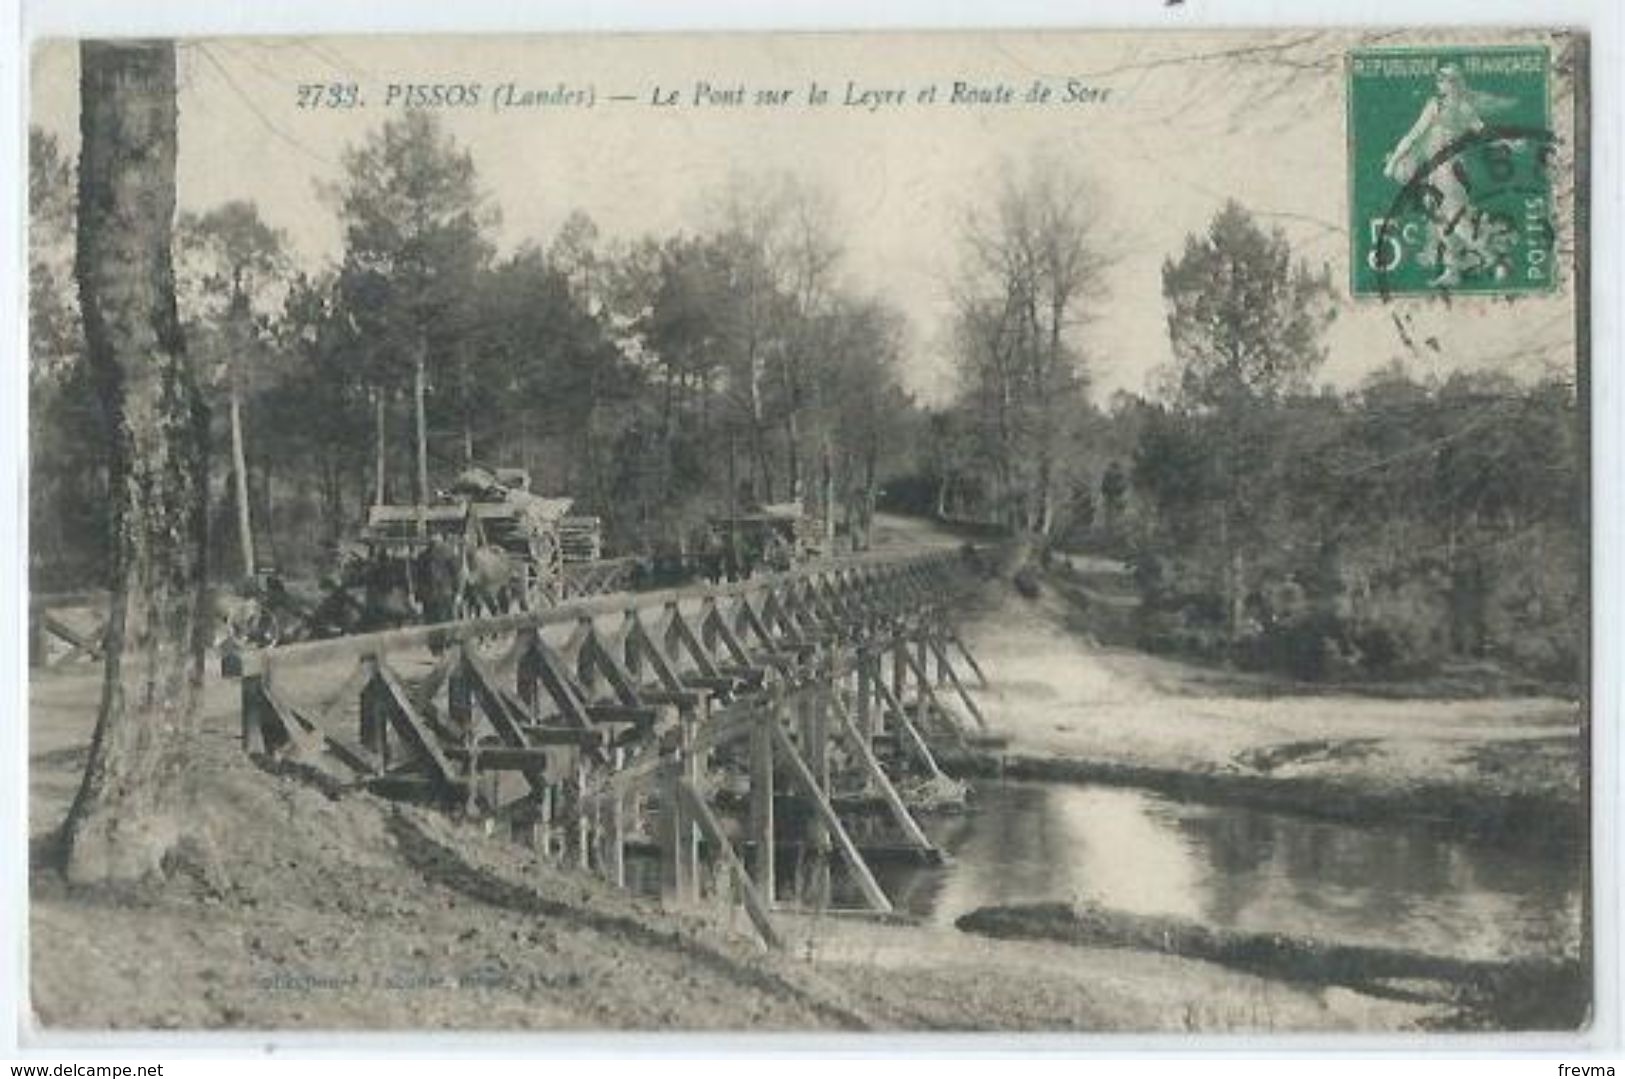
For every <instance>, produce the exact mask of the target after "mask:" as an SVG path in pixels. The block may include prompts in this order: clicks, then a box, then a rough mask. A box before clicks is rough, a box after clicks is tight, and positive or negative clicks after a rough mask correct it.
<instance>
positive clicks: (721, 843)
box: [678, 780, 784, 949]
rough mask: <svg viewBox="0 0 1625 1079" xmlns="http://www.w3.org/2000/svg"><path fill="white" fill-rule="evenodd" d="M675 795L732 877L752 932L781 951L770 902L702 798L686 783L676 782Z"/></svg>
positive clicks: (781, 942)
mask: <svg viewBox="0 0 1625 1079" xmlns="http://www.w3.org/2000/svg"><path fill="white" fill-rule="evenodd" d="M678 793H679V794H680V795H681V796H682V798H683V800H684V802H685V803H686V805H687V808H688V809H689V810H690V811H691V812H692V813H693V816H694V820H695V823H696V824H698V825H699V827H700V829H701V830H702V831H704V832H705V834H706V836H707V838H709V839H710V841H711V844H712V846H714V847H716V849H717V861H718V862H719V863H721V865H722V867H723V868H724V869H726V870H727V871H728V873H729V874H730V875H731V876H732V878H733V881H734V884H735V885H737V886H738V888H739V892H740V895H741V896H743V898H744V900H745V911H746V913H748V914H749V915H750V920H751V923H752V924H753V925H755V926H756V931H757V932H758V933H760V934H761V936H762V941H763V943H765V944H766V945H767V946H768V947H769V948H775V949H779V948H783V947H784V941H783V940H782V939H781V938H780V937H779V934H778V932H777V931H776V930H775V929H774V928H773V922H772V921H771V919H770V918H769V917H768V913H769V911H770V910H771V903H770V901H769V900H768V899H766V898H765V897H764V896H763V895H762V894H761V893H760V892H759V891H758V890H757V889H756V888H755V887H754V886H753V885H752V884H751V880H750V874H748V873H746V872H745V867H744V866H743V865H741V864H740V863H739V856H738V855H736V854H735V853H734V849H733V846H732V844H730V843H729V842H728V837H727V835H726V834H724V833H723V831H722V825H721V824H719V823H718V822H717V818H716V815H715V814H713V813H712V812H711V807H710V806H708V805H706V804H705V799H704V798H702V797H701V796H700V792H699V790H698V789H697V788H695V787H694V786H693V785H692V784H690V783H689V782H688V781H687V780H683V781H681V782H680V783H679V787H678Z"/></svg>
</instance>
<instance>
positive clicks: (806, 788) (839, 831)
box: [773, 727, 892, 913]
mask: <svg viewBox="0 0 1625 1079" xmlns="http://www.w3.org/2000/svg"><path fill="white" fill-rule="evenodd" d="M773 738H774V741H775V742H776V743H777V748H778V751H779V753H780V755H781V756H782V758H783V760H784V763H785V765H786V767H787V768H788V769H789V772H790V776H791V778H792V779H794V780H795V781H796V783H797V784H798V785H800V787H801V789H802V792H803V793H804V794H806V795H807V797H808V800H809V801H810V802H811V804H812V808H813V812H815V813H817V814H818V816H819V817H820V818H821V819H822V820H823V823H824V826H825V827H826V828H828V829H829V833H830V835H832V836H833V837H834V839H835V845H836V849H837V850H839V851H840V852H841V857H842V858H843V859H845V861H846V865H847V868H848V869H850V870H851V871H852V875H853V876H854V877H855V878H857V882H858V888H859V889H860V890H862V892H863V895H864V898H865V899H867V900H868V901H869V905H870V907H871V908H873V909H874V910H878V911H880V912H882V913H890V911H891V909H892V905H891V900H889V899H887V898H886V893H885V891H883V890H882V889H881V887H880V884H879V882H878V881H876V880H875V877H874V874H873V873H872V872H870V870H869V865H868V863H867V862H865V861H864V860H863V855H862V854H860V853H859V852H858V847H857V844H856V843H854V842H852V837H851V836H850V835H848V834H847V831H846V827H845V826H844V825H843V824H841V818H840V817H839V816H837V815H836V813H835V809H834V808H833V807H832V806H831V805H830V804H829V801H828V799H826V798H825V797H824V793H823V791H822V790H820V789H819V786H818V780H817V779H816V778H814V776H813V772H812V769H811V768H809V767H808V766H807V762H806V761H805V760H803V759H802V756H801V754H800V753H799V752H797V751H796V747H795V743H794V742H792V741H790V736H789V734H787V733H786V732H785V730H784V728H782V727H774V728H773Z"/></svg>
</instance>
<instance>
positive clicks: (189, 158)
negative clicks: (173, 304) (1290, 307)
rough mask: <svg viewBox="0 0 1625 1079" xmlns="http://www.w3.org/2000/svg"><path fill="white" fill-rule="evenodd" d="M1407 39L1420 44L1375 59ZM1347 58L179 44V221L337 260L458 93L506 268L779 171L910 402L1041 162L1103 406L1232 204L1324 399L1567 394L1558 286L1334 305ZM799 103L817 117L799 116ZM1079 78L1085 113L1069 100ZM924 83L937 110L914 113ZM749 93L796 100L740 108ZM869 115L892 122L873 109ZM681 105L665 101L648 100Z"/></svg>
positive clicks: (56, 88) (1152, 349) (1018, 47)
mask: <svg viewBox="0 0 1625 1079" xmlns="http://www.w3.org/2000/svg"><path fill="white" fill-rule="evenodd" d="M1413 40H1414V41H1415V42H1417V43H1422V42H1425V41H1426V40H1427V39H1426V38H1424V37H1415V38H1406V39H1396V38H1392V37H1390V38H1388V39H1385V40H1384V41H1383V42H1382V44H1383V45H1385V46H1386V45H1394V44H1403V43H1408V42H1410V41H1413ZM1459 40H1460V36H1459V35H1457V36H1456V37H1455V38H1454V39H1453V41H1456V42H1459ZM1493 40H1497V41H1503V40H1504V41H1511V40H1541V39H1540V38H1538V37H1536V38H1531V37H1530V36H1529V35H1527V34H1526V35H1523V36H1521V37H1516V38H1514V37H1499V38H1494V39H1493ZM1357 43H1358V42H1357V40H1356V39H1355V38H1353V37H1351V36H1348V35H1345V34H1336V33H1305V32H1278V33H1275V34H1271V35H1259V34H1251V35H1246V34H1231V35H1219V34H1213V33H1205V34H1194V33H1184V34H1169V33H1162V34H1158V35H1155V36H1151V35H1147V34H1143V33H1142V34H1134V33H1128V32H1125V33H1104V32H1087V33H1084V32H1074V33H1066V32H1053V31H1051V32H1044V33H999V34H989V33H980V34H976V33H946V32H938V33H927V34H921V33H914V34H902V33H893V34H870V35H837V34H797V35H756V36H750V35H739V36H716V35H711V36H705V35H692V36H671V35H666V36H654V35H620V36H613V37H611V36H596V37H595V36H588V35H575V36H553V37H515V36H507V37H488V38H447V37H396V38H390V37H371V38H359V37H329V38H308V39H263V38H262V39H254V38H238V39H208V40H196V41H187V42H183V43H182V46H181V48H180V50H179V65H180V92H179V114H180V131H179V155H180V158H179V165H178V188H179V199H180V205H181V207H182V208H183V209H191V210H205V209H207V208H209V207H211V206H214V205H216V204H218V203H220V202H223V201H226V200H228V199H251V200H253V201H254V202H255V203H256V204H257V205H258V206H259V209H260V212H261V214H262V216H263V217H264V218H265V219H266V220H267V221H269V222H270V223H271V224H273V225H275V226H277V227H278V228H281V229H283V230H284V231H285V232H286V233H287V235H288V236H289V238H290V240H291V242H292V245H293V247H294V249H295V251H296V253H297V257H298V259H299V261H300V263H301V264H302V265H303V266H304V267H306V268H315V267H317V266H320V265H322V264H326V263H332V262H336V260H337V258H338V255H339V250H340V239H341V238H340V232H339V226H338V223H337V220H336V215H335V212H334V207H333V205H332V203H331V201H330V200H329V199H327V198H325V197H324V196H323V195H322V194H321V189H322V187H323V186H324V185H325V186H331V185H333V184H335V183H337V182H339V181H340V180H341V179H342V175H343V173H342V166H341V163H340V162H341V158H342V154H343V151H344V149H345V147H346V146H349V145H354V144H358V143H360V142H361V141H362V140H364V139H365V138H366V137H367V135H368V133H369V132H371V131H373V130H375V129H376V128H377V127H379V126H380V125H381V124H382V123H383V122H384V121H386V120H387V119H389V118H391V117H393V116H396V115H399V113H400V111H401V109H402V106H401V105H400V104H399V103H398V101H397V102H396V103H389V102H388V101H387V100H386V99H387V97H388V94H389V87H390V86H391V85H392V84H393V85H396V86H406V85H417V86H433V85H436V84H438V85H442V86H450V85H464V86H466V85H469V84H478V85H479V86H480V104H479V106H478V107H474V108H460V107H459V108H452V107H444V108H439V109H437V110H436V111H437V112H438V113H439V114H440V116H441V118H442V120H443V121H444V123H445V126H446V129H447V130H448V131H449V132H450V133H451V134H452V135H453V136H454V137H455V138H456V139H457V140H458V141H459V142H460V143H462V144H463V145H464V146H466V147H467V148H468V149H469V151H470V153H471V154H472V156H473V159H474V162H475V165H476V168H477V171H478V175H479V178H480V182H481V184H482V185H483V187H484V189H485V191H486V192H487V194H488V195H489V197H490V200H491V202H492V204H493V205H495V206H497V207H498V208H499V209H500V213H501V220H500V224H499V225H498V226H497V227H496V229H495V232H494V238H495V239H496V241H497V243H498V247H499V250H501V251H504V252H506V251H512V250H514V249H516V248H517V247H519V246H521V245H522V244H525V243H527V242H538V243H543V244H545V243H546V242H547V241H548V240H549V239H550V238H551V236H552V235H553V234H554V232H556V230H557V229H558V227H559V225H560V224H561V223H562V222H563V221H564V220H565V218H566V217H567V216H568V215H569V214H570V213H571V212H572V211H575V210H582V211H585V212H586V213H587V214H589V215H590V216H591V217H592V218H593V219H594V221H595V222H596V223H597V224H598V226H599V228H600V230H601V232H602V233H603V234H604V235H605V236H606V237H613V238H619V239H623V240H631V239H635V238H638V237H641V236H645V235H656V236H665V235H670V234H673V233H675V232H678V231H686V232H690V233H692V232H695V231H699V230H701V229H703V228H704V227H705V226H706V224H707V221H708V216H709V214H710V207H712V206H713V205H714V200H715V199H716V197H717V195H718V193H719V192H720V191H722V190H723V189H724V188H725V187H726V186H727V185H728V184H729V183H730V180H731V178H733V177H737V176H746V177H748V176H750V175H754V174H765V175H771V174H775V173H782V172H789V173H791V174H794V175H796V176H797V177H799V178H801V179H802V180H803V181H804V182H805V183H807V184H809V185H810V186H813V187H816V188H819V189H821V190H822V191H824V192H825V193H826V194H827V197H828V198H829V200H830V201H831V203H832V205H833V206H834V209H835V220H836V223H837V230H838V233H839V239H840V242H841V244H842V246H843V251H844V257H843V260H842V263H841V268H840V272H841V274H842V276H843V278H844V280H845V283H846V284H847V285H848V286H849V287H851V288H853V289H854V290H858V291H863V292H871V293H879V294H881V295H882V296H884V297H885V298H886V299H888V300H889V301H890V302H891V303H893V304H895V305H896V306H897V307H899V308H900V309H901V310H902V311H903V312H904V313H905V315H906V316H907V317H908V321H909V325H910V334H909V344H908V354H907V357H906V366H905V382H906V383H907V385H908V386H909V387H910V388H911V389H913V390H914V391H916V392H917V393H918V394H919V395H920V396H921V397H922V398H924V399H926V400H928V401H940V400H942V399H944V398H946V397H947V396H948V395H949V394H950V393H951V392H952V387H953V382H952V364H951V361H950V360H949V358H948V354H947V350H946V348H945V347H944V341H945V337H946V329H947V327H948V325H949V323H950V320H951V317H952V313H953V303H952V296H951V292H952V285H953V282H954V280H955V277H956V273H957V267H958V266H959V265H960V264H961V262H962V246H961V240H960V227H961V224H962V222H963V221H964V219H965V217H966V215H967V214H969V213H975V212H977V211H978V210H979V209H986V208H987V207H989V206H991V204H992V202H993V200H994V199H995V198H996V196H997V193H998V189H999V184H1000V182H1001V177H1003V176H1005V175H1007V174H1008V173H1009V172H1010V171H1011V170H1012V169H1013V168H1019V166H1020V164H1021V163H1022V162H1023V161H1025V160H1027V159H1029V158H1031V157H1033V156H1034V155H1040V154H1041V155H1045V156H1049V157H1051V158H1054V159H1056V160H1058V161H1059V162H1061V163H1062V164H1063V165H1064V166H1065V167H1066V168H1067V169H1069V170H1070V171H1071V172H1073V173H1075V174H1076V175H1077V176H1079V177H1080V179H1081V186H1082V187H1083V189H1084V191H1085V193H1086V197H1087V198H1088V199H1089V200H1090V202H1091V204H1092V206H1093V207H1094V212H1095V215H1096V218H1097V220H1098V222H1099V225H1100V244H1101V247H1102V249H1103V251H1104V253H1105V254H1106V256H1107V257H1108V259H1109V260H1110V266H1109V269H1108V270H1107V272H1106V274H1105V279H1104V288H1103V290H1102V291H1101V293H1100V295H1098V296H1096V297H1094V298H1093V300H1092V301H1091V302H1090V304H1089V307H1088V311H1087V321H1086V323H1085V324H1084V325H1083V326H1081V327H1080V329H1079V331H1078V340H1079V341H1080V343H1081V344H1082V345H1083V347H1084V349H1085V352H1086V355H1087V357H1088V362H1089V371H1090V375H1091V379H1092V384H1093V388H1094V394H1095V396H1096V399H1097V400H1100V401H1102V402H1104V401H1106V400H1107V399H1108V398H1109V397H1110V395H1111V394H1112V393H1113V392H1115V391H1118V390H1127V391H1129V392H1146V391H1147V390H1149V389H1150V388H1151V387H1153V386H1154V384H1155V379H1156V376H1157V373H1158V372H1159V371H1160V370H1161V369H1163V368H1164V367H1165V366H1166V365H1167V364H1168V363H1169V362H1170V361H1171V359H1172V355H1171V351H1170V348H1169V345H1168V335H1167V324H1166V312H1165V308H1164V303H1163V299H1162V294H1161V277H1160V273H1161V267H1162V264H1163V262H1164V260H1165V259H1167V258H1169V257H1170V256H1177V254H1178V252H1179V251H1180V250H1181V249H1182V248H1183V245H1184V243H1185V240H1186V237H1187V236H1188V235H1190V234H1192V233H1199V232H1201V231H1202V230H1203V229H1204V228H1205V227H1206V225H1207V224H1208V222H1209V221H1210V220H1211V218H1212V217H1213V215H1214V213H1215V212H1216V211H1217V210H1218V209H1219V208H1220V206H1221V205H1222V204H1223V203H1224V201H1225V200H1226V199H1231V198H1233V199H1235V200H1237V201H1238V202H1240V203H1242V204H1243V205H1244V206H1246V207H1248V208H1249V209H1251V210H1252V211H1253V212H1254V213H1255V214H1257V215H1258V216H1259V217H1260V219H1261V220H1262V221H1263V222H1265V223H1267V224H1269V225H1270V226H1272V227H1278V228H1280V229H1281V230H1282V231H1283V232H1284V233H1285V235H1286V236H1287V238H1288V240H1289V241H1290V242H1291V244H1292V246H1293V248H1294V250H1295V251H1296V252H1297V253H1298V254H1299V255H1300V256H1301V257H1302V258H1303V259H1304V260H1306V261H1308V262H1309V263H1310V264H1311V265H1312V266H1314V267H1316V268H1318V267H1320V266H1322V265H1324V266H1327V267H1329V268H1330V271H1331V275H1332V279H1333V281H1334V282H1336V283H1338V285H1339V286H1340V290H1341V291H1342V293H1343V294H1344V301H1343V303H1342V304H1341V305H1340V310H1339V314H1338V317H1337V319H1336V321H1335V322H1334V324H1333V326H1332V328H1331V329H1330V330H1329V331H1328V334H1327V344H1328V346H1329V358H1328V360H1327V363H1326V366H1325V367H1324V368H1323V370H1322V372H1321V381H1323V382H1328V383H1331V384H1333V385H1336V386H1340V387H1350V386H1354V385H1356V384H1358V382H1359V381H1360V379H1362V378H1363V377H1364V376H1365V375H1366V374H1368V373H1369V372H1370V371H1372V370H1374V369H1376V368H1378V367H1380V366H1383V365H1385V364H1387V363H1389V362H1390V361H1392V360H1393V359H1395V358H1404V359H1406V360H1407V361H1408V362H1409V363H1410V364H1411V366H1412V367H1413V369H1414V370H1415V371H1417V372H1418V373H1419V374H1423V375H1426V374H1444V373H1446V372H1448V371H1450V370H1453V369H1456V368H1461V367H1492V368H1496V369H1499V370H1503V371H1507V372H1508V373H1511V374H1514V375H1519V376H1523V377H1530V376H1534V375H1539V374H1542V373H1547V372H1564V371H1572V369H1573V366H1574V336H1573V316H1574V309H1573V303H1572V289H1571V288H1569V287H1567V285H1566V283H1565V287H1563V288H1560V289H1559V291H1558V292H1557V294H1555V295H1552V296H1544V297H1535V298H1522V299H1519V300H1517V301H1516V302H1508V301H1505V300H1501V299H1492V298H1482V299H1465V298H1455V299H1452V300H1449V301H1448V302H1447V301H1445V300H1443V299H1440V298H1437V297H1426V298H1407V299H1394V300H1390V301H1383V300H1379V299H1372V300H1359V301H1354V300H1350V299H1348V298H1347V296H1346V293H1347V280H1348V254H1347V248H1348V233H1347V223H1346V216H1347V204H1348V198H1347V179H1346V176H1347V161H1346V154H1347V150H1346V143H1345V140H1346V135H1345V124H1344V98H1343V94H1344V73H1343V56H1344V53H1345V50H1346V49H1347V48H1348V47H1349V46H1351V45H1354V44H1357ZM1035 80H1036V81H1038V82H1040V83H1042V84H1043V85H1045V86H1047V87H1049V89H1050V92H1051V97H1050V99H1049V100H1048V101H1047V102H1045V103H1042V104H1032V103H1026V102H1024V101H1023V100H1022V96H1023V95H1024V93H1025V92H1026V90H1027V89H1028V88H1030V87H1031V86H1032V85H1033V83H1034V82H1035ZM814 81H816V82H817V83H818V84H819V85H820V86H821V87H824V88H825V89H826V90H827V91H828V94H829V98H828V101H827V102H826V103H825V104H822V105H818V106H813V105H810V104H808V103H807V100H806V97H807V88H808V85H809V83H811V82H814ZM1069 81H1070V82H1071V83H1073V84H1075V85H1076V86H1077V87H1079V88H1084V87H1087V88H1088V90H1089V95H1088V96H1090V100H1087V101H1079V102H1071V103H1068V102H1066V101H1064V100H1063V99H1064V97H1065V95H1066V89H1067V86H1068V83H1069ZM956 82H960V83H964V84H966V85H967V86H969V87H975V88H979V89H983V90H987V89H991V88H996V87H997V86H999V85H1001V84H1002V85H1004V86H1007V87H1009V88H1010V90H1011V91H1012V96H1013V97H1014V98H1015V100H1014V101H1013V102H1012V103H1008V104H1006V103H994V104H969V103H963V102H961V103H955V102H954V101H952V100H951V98H952V89H953V84H954V83H956ZM332 83H337V84H341V85H344V84H354V85H355V86H356V88H357V90H356V92H357V95H358V97H359V99H360V101H361V102H362V104H361V105H360V106H359V107H351V108H318V109H311V108H301V107H299V88H300V86H301V85H315V84H323V85H325V84H332ZM509 83H512V84H514V86H516V87H517V88H520V89H525V88H534V89H540V90H555V89H557V88H558V87H560V86H563V87H565V88H566V89H569V90H573V91H578V92H587V91H590V92H591V94H592V100H593V104H592V105H591V107H583V106H557V105H552V106H544V107H520V108H508V109H498V108H495V107H494V104H493V103H494V102H496V101H497V100H498V97H499V95H498V93H497V90H498V87H501V86H504V85H506V84H509ZM701 83H706V84H709V85H710V86H711V87H712V88H713V90H715V91H727V90H731V89H733V88H735V87H739V86H743V87H744V89H745V95H746V102H747V103H746V104H744V105H733V104H727V103H723V102H722V100H721V99H720V98H714V99H712V101H711V102H709V103H705V104H696V97H697V90H698V86H699V84H701ZM932 86H934V87H936V98H935V100H933V101H929V102H922V101H921V100H920V99H919V94H920V92H921V91H922V90H924V89H926V88H928V87H932ZM759 90H788V91H790V92H791V97H790V100H789V101H788V102H787V103H785V104H782V105H760V106H758V105H756V104H754V103H753V99H754V96H755V94H756V92H757V91H759ZM888 91H891V92H893V93H892V94H887V92H888ZM866 93H868V94H871V95H877V96H879V97H882V98H884V99H885V101H884V103H883V104H881V105H880V106H879V107H870V104H869V103H872V102H873V101H875V96H871V97H870V98H868V99H864V97H863V95H864V94H866ZM672 94H675V95H676V98H677V102H678V103H677V104H675V105H671V106H657V105H654V104H653V103H652V102H653V100H654V99H655V98H656V97H657V96H659V97H661V98H662V99H665V98H667V97H669V96H670V95H672ZM898 94H900V95H901V100H898V99H897V95H898ZM616 96H621V97H624V98H626V99H627V100H621V101H616V100H612V98H613V97H616ZM701 96H703V95H701ZM848 98H850V99H852V100H854V101H857V102H859V103H858V104H854V105H848V104H846V101H847V99H848ZM77 107H78V106H77V58H76V52H75V50H74V49H73V48H72V47H71V45H68V44H66V43H61V42H49V43H45V44H43V45H41V46H39V47H38V48H37V50H36V52H35V55H34V61H33V78H32V102H31V112H30V115H31V117H32V121H33V122H34V123H36V124H39V125H40V126H42V127H44V128H45V129H46V130H48V131H51V132H53V133H55V134H56V135H57V136H58V138H59V139H60V140H62V142H63V144H64V146H65V148H67V149H68V150H69V151H70V152H72V150H73V147H74V144H75V143H76V141H77V135H76V129H77ZM1557 114H1558V116H1559V119H1561V116H1562V110H1561V109H1558V110H1557ZM1559 134H1560V135H1561V134H1562V132H1561V130H1560V131H1559ZM1402 329H1403V332H1401V331H1402ZM1430 339H1431V340H1432V342H1433V344H1431V345H1429V344H1424V343H1425V342H1428V341H1429V340H1430Z"/></svg>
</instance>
